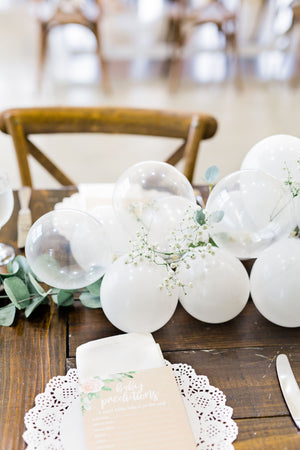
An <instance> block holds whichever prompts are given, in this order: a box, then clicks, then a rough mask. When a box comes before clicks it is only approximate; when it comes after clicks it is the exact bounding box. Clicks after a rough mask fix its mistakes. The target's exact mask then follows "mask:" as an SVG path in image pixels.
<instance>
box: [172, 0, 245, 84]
mask: <svg viewBox="0 0 300 450" xmlns="http://www.w3.org/2000/svg"><path fill="white" fill-rule="evenodd" d="M202 3H204V6H200V7H195V6H193V2H190V1H189V0H177V1H176V2H174V6H173V8H171V10H170V13H169V30H168V33H167V39H168V40H169V41H171V44H172V54H171V62H170V71H169V87H170V90H171V91H176V90H177V88H178V85H179V81H180V76H181V72H182V65H183V60H184V52H185V49H186V46H187V44H188V42H189V40H190V39H191V37H192V35H193V34H194V33H195V32H196V31H197V30H198V29H199V27H203V26H206V25H208V24H210V25H213V26H214V27H215V28H216V29H217V31H218V34H219V36H221V37H222V38H223V41H224V43H223V50H224V52H225V55H226V56H227V58H228V57H229V55H231V56H232V57H233V59H234V62H235V75H236V81H237V83H238V84H239V83H240V76H239V70H238V69H239V67H238V65H237V60H238V48H237V12H236V11H235V10H230V9H228V8H227V7H226V6H225V5H224V3H223V1H222V0H208V1H204V2H202ZM200 4H201V2H200ZM221 45H222V44H221Z"/></svg>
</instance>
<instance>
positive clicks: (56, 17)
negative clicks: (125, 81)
mask: <svg viewBox="0 0 300 450" xmlns="http://www.w3.org/2000/svg"><path fill="white" fill-rule="evenodd" d="M35 15H36V19H37V21H38V27H39V35H40V36H39V61H38V82H37V84H38V88H39V89H40V88H41V85H42V81H43V75H44V69H45V62H46V56H47V48H48V45H49V42H48V41H49V34H50V32H51V31H52V30H53V29H54V28H57V27H61V26H66V25H70V24H73V25H74V24H75V25H80V26H83V27H85V28H87V29H89V30H90V31H91V33H92V34H93V35H94V37H95V39H96V44H97V57H98V59H99V66H100V72H101V81H102V86H103V90H104V92H106V93H109V92H110V81H109V76H108V67H107V62H106V60H105V58H104V56H103V52H102V42H101V32H100V28H101V20H102V16H103V8H102V4H101V0H58V1H52V0H36V8H35Z"/></svg>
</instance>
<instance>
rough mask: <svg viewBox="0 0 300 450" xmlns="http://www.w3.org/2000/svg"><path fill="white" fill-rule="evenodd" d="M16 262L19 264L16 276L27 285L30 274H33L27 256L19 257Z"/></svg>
mask: <svg viewBox="0 0 300 450" xmlns="http://www.w3.org/2000/svg"><path fill="white" fill-rule="evenodd" d="M14 262H17V263H18V265H19V270H18V271H17V272H16V276H17V277H19V278H21V279H22V280H23V281H24V282H25V284H27V281H28V273H30V272H31V269H30V266H29V264H28V261H27V259H26V258H25V256H22V255H18V256H16V257H15V259H14Z"/></svg>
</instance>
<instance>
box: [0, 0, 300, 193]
mask: <svg viewBox="0 0 300 450" xmlns="http://www.w3.org/2000/svg"><path fill="white" fill-rule="evenodd" d="M2 1H4V3H3V4H2V5H4V4H5V0H2ZM8 3H9V2H7V4H8ZM4 6H5V5H4ZM4 6H3V7H2V8H1V6H0V108H1V109H5V108H7V107H13V106H34V105H120V106H123V105H125V106H137V107H149V108H151V107H154V108H166V109H173V108H175V109H179V110H199V111H204V112H209V113H211V114H213V115H214V116H215V117H216V118H217V119H218V122H219V130H218V132H217V135H216V136H215V137H214V138H212V139H210V140H209V141H205V142H203V144H202V146H201V152H200V155H199V158H198V163H197V170H196V176H195V180H194V181H195V182H196V183H197V182H201V177H202V176H203V174H204V171H205V169H206V168H207V167H208V166H210V165H212V164H216V165H217V166H218V167H219V169H220V171H221V176H224V175H226V174H228V173H230V172H233V171H235V170H238V169H239V167H240V164H241V162H242V160H243V157H244V156H245V154H246V153H247V151H248V150H249V149H250V148H251V146H252V145H254V144H255V143H256V142H257V141H259V140H260V139H262V138H264V137H266V136H269V135H271V134H282V133H286V134H292V135H295V136H300V131H299V109H300V90H299V89H291V88H290V87H289V86H288V83H287V82H286V81H284V79H282V80H281V81H280V80H279V79H280V78H284V76H283V75H284V73H285V69H286V64H287V63H288V60H286V64H283V63H284V60H283V59H282V57H281V56H280V55H279V56H278V55H277V59H276V58H275V59H274V58H273V59H272V60H268V59H267V57H265V58H264V59H263V61H262V63H263V65H264V70H265V72H266V71H269V72H270V71H272V70H273V71H274V72H277V75H278V74H279V76H278V77H277V78H279V79H277V80H275V81H274V80H273V81H271V80H270V79H269V80H268V79H266V80H262V78H260V79H257V78H256V77H254V76H253V75H251V72H249V70H248V69H247V71H246V72H247V73H246V74H245V82H244V87H243V89H242V90H238V89H237V88H236V87H235V86H234V83H233V82H232V80H230V79H229V80H226V81H223V82H218V81H216V80H215V81H213V82H207V79H208V78H209V76H210V75H212V74H214V73H216V67H219V68H220V70H221V71H220V72H218V73H220V74H221V78H222V70H224V67H225V65H224V58H223V55H221V54H214V55H213V56H212V55H208V54H202V56H200V57H199V59H198V60H197V59H196V58H195V59H194V60H193V64H192V63H190V65H188V66H187V70H186V73H185V76H184V79H183V82H182V84H181V87H180V89H179V91H178V93H176V94H173V95H171V94H170V93H169V92H168V88H167V79H166V77H165V76H163V74H162V68H163V66H162V64H161V62H160V61H159V60H158V59H157V58H156V62H155V63H154V62H153V58H152V59H151V61H152V62H151V63H149V59H148V56H149V55H147V54H145V52H144V47H143V45H145V43H144V44H143V45H142V44H141V43H136V47H135V48H134V49H133V51H132V52H131V55H130V54H128V53H127V54H126V49H127V50H128V46H127V47H126V46H123V47H122V45H121V44H120V42H121V43H124V42H125V41H124V36H125V32H127V36H128V35H129V34H130V33H129V32H128V27H127V30H126V29H125V25H124V22H120V23H122V24H123V26H124V29H123V30H122V29H121V30H120V27H118V31H119V35H118V39H117V40H116V41H115V47H114V46H112V45H111V44H110V43H109V42H107V41H106V45H105V52H106V55H107V56H108V59H109V61H110V73H111V79H112V86H113V93H112V94H111V95H110V96H106V95H104V94H103V92H102V90H101V86H100V84H99V79H98V71H97V62H96V58H95V56H94V54H93V43H91V38H90V37H89V36H87V35H86V34H85V35H84V34H81V35H80V37H78V41H77V43H79V47H80V51H77V50H76V42H74V40H73V41H72V42H71V41H70V36H68V35H67V33H61V34H59V33H57V34H56V35H55V36H53V37H52V41H51V51H50V55H49V58H48V65H47V72H46V76H45V80H44V86H43V89H42V91H41V92H40V93H37V92H36V89H35V81H36V65H37V60H36V56H37V29H36V23H35V20H34V18H33V16H32V15H31V14H30V11H29V10H28V7H27V3H26V2H24V1H21V0H14V2H13V7H10V8H4ZM121 31H122V32H123V33H124V36H122V33H121ZM130 31H132V30H130ZM128 33H129V34H128ZM72 36H74V34H72ZM131 37H132V36H131ZM70 42H71V44H72V45H70ZM117 44H119V45H117ZM66 47H67V48H66ZM122 48H123V50H122V51H123V53H122V52H121V53H118V51H117V49H118V50H119V51H121V50H120V49H122ZM148 48H151V46H150V47H149V45H148ZM278 58H279V59H280V58H281V59H280V60H279V59H278ZM197 61H198V63H197ZM196 63H197V64H196ZM279 63H280V64H281V65H279ZM243 67H244V69H245V68H247V67H248V65H247V64H246V60H244V61H243ZM257 67H258V66H257V65H256V66H255V65H254V63H253V61H252V62H251V64H250V68H251V69H253V68H256V69H257ZM192 68H193V70H192ZM197 68H198V72H199V70H200V69H201V73H200V74H199V73H198V75H197ZM191 74H192V75H191ZM281 75H282V76H281ZM197 77H198V78H197ZM199 77H202V81H200V80H199ZM205 77H206V79H205ZM267 78H268V77H267ZM203 80H204V81H205V82H204V81H203ZM142 139H143V140H142ZM40 142H42V143H44V144H45V147H46V146H47V148H48V149H49V153H50V154H51V155H52V157H53V159H54V160H56V161H57V162H58V164H59V165H61V166H62V167H64V168H65V171H67V172H68V173H69V174H70V176H72V177H73V178H74V179H75V180H76V182H87V181H91V182H101V181H102V182H107V181H114V180H115V179H116V178H117V177H118V176H119V175H120V174H121V173H122V171H123V170H125V169H126V168H127V167H128V166H130V165H131V164H133V163H135V162H137V161H141V160H146V159H154V158H155V159H163V158H164V155H166V154H167V153H168V149H170V148H173V145H174V143H173V142H168V143H165V142H163V141H162V140H157V139H154V138H153V139H150V140H149V141H147V143H146V142H145V141H144V138H129V137H126V138H124V137H119V136H108V137H107V136H104V137H102V136H77V135H76V136H73V137H71V138H70V137H66V136H60V137H57V136H51V137H46V138H45V137H44V138H41V139H40ZM83 148H84V152H83ZM0 158H1V166H2V167H3V168H5V169H6V170H8V172H9V174H10V178H11V182H12V185H13V187H18V186H19V184H20V180H19V176H18V170H17V166H16V161H15V156H14V151H13V147H12V143H11V140H10V138H9V137H7V136H4V135H0ZM34 180H35V185H36V187H48V186H55V185H56V184H55V182H53V181H52V179H51V177H49V176H48V175H47V174H45V173H44V172H43V171H42V170H40V169H39V168H38V167H36V166H35V165H34Z"/></svg>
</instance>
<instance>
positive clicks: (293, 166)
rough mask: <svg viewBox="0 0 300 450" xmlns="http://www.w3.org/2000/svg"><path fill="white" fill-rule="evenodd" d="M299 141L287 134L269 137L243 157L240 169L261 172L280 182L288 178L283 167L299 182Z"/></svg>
mask: <svg viewBox="0 0 300 450" xmlns="http://www.w3.org/2000/svg"><path fill="white" fill-rule="evenodd" d="M299 160H300V139H299V138H297V137H295V136H290V135H288V134H276V135H274V136H269V137H267V138H265V139H263V140H261V141H259V142H257V144H255V145H254V146H253V147H252V148H251V149H250V150H249V152H248V153H247V155H246V156H245V158H244V160H243V162H242V165H241V169H242V170H246V169H256V170H263V171H264V172H267V173H268V174H270V175H273V176H274V177H276V178H279V179H280V180H286V179H287V177H288V174H287V171H286V170H285V167H288V169H289V171H290V173H291V176H292V177H293V179H294V180H295V181H297V182H300V170H299V164H298V163H297V161H299Z"/></svg>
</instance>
